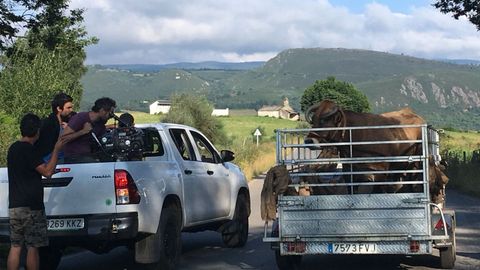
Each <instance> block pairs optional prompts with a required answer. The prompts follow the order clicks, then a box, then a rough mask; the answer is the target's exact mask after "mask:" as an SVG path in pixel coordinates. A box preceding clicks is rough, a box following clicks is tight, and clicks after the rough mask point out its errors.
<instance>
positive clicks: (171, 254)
mask: <svg viewBox="0 0 480 270" xmlns="http://www.w3.org/2000/svg"><path fill="white" fill-rule="evenodd" d="M157 234H158V237H159V243H160V246H159V251H160V254H159V260H158V262H157V263H154V264H149V265H148V267H147V268H148V269H151V270H171V269H175V268H176V266H177V264H178V260H179V259H180V255H181V253H182V238H181V216H180V212H179V211H178V209H177V208H176V207H175V206H172V205H169V206H166V207H164V208H163V209H162V214H161V216H160V222H159V224H158V231H157Z"/></svg>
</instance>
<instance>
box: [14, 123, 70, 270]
mask: <svg viewBox="0 0 480 270" xmlns="http://www.w3.org/2000/svg"><path fill="white" fill-rule="evenodd" d="M40 123H41V122H40V118H38V116H36V115H34V114H26V115H25V116H24V117H23V118H22V120H21V122H20V132H21V134H22V138H21V139H20V140H19V141H16V142H14V143H13V144H12V145H11V146H10V148H9V149H8V155H7V166H8V179H9V180H10V181H9V182H8V192H9V205H8V208H9V209H8V212H9V216H10V242H11V246H10V252H9V254H8V260H7V267H8V270H13V269H18V268H19V265H20V253H21V251H22V246H23V245H24V244H25V245H26V247H27V261H26V264H27V265H26V266H27V267H26V268H27V269H38V268H39V255H38V248H39V247H43V246H47V245H48V237H47V219H46V216H45V205H44V204H43V186H42V175H43V176H45V177H50V176H52V174H53V172H54V170H55V166H56V164H57V158H58V152H59V150H60V149H61V148H62V147H63V144H64V140H63V139H59V140H58V141H57V142H56V144H55V146H54V148H53V152H52V158H51V159H50V160H49V161H48V163H44V162H43V159H42V157H41V156H40V155H38V153H37V152H36V151H34V147H33V144H34V143H35V142H36V141H37V140H38V137H39V133H40V132H39V130H40Z"/></svg>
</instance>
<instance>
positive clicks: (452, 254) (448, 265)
mask: <svg viewBox="0 0 480 270" xmlns="http://www.w3.org/2000/svg"><path fill="white" fill-rule="evenodd" d="M451 241H452V245H451V246H450V247H447V248H442V249H440V268H442V269H452V268H453V267H454V266H455V261H456V259H457V255H456V253H457V252H456V243H455V230H453V232H452V237H451Z"/></svg>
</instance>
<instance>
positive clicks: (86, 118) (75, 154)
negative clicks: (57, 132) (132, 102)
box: [63, 97, 116, 163]
mask: <svg viewBox="0 0 480 270" xmlns="http://www.w3.org/2000/svg"><path fill="white" fill-rule="evenodd" d="M115 107H116V103H115V101H114V100H113V99H111V98H108V97H103V98H99V99H97V100H96V101H95V104H94V105H93V107H92V110H91V111H89V112H79V113H77V114H76V115H75V116H73V117H72V118H71V119H70V121H69V122H68V125H67V127H65V130H64V131H63V137H64V138H65V140H66V141H67V142H68V143H67V144H65V149H64V153H65V161H66V162H67V163H77V162H94V161H95V159H94V158H93V157H92V155H91V154H92V149H91V144H92V136H93V134H94V135H95V136H96V137H100V136H102V135H103V134H104V133H105V131H106V127H105V123H106V122H107V120H108V119H110V118H111V117H112V114H113V111H114V109H115ZM91 132H92V133H93V134H91Z"/></svg>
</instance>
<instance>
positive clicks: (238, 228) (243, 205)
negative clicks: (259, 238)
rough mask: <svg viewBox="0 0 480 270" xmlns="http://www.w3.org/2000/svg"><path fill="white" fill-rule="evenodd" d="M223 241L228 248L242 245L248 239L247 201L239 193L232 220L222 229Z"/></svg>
mask: <svg viewBox="0 0 480 270" xmlns="http://www.w3.org/2000/svg"><path fill="white" fill-rule="evenodd" d="M222 240H223V243H224V244H225V245H226V246H227V247H229V248H236V247H243V246H245V244H246V243H247V240H248V203H247V198H246V197H245V195H243V194H239V195H238V197H237V202H236V204H235V214H234V216H233V220H232V221H231V222H229V223H228V224H227V225H226V226H225V228H224V229H223V231H222Z"/></svg>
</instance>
